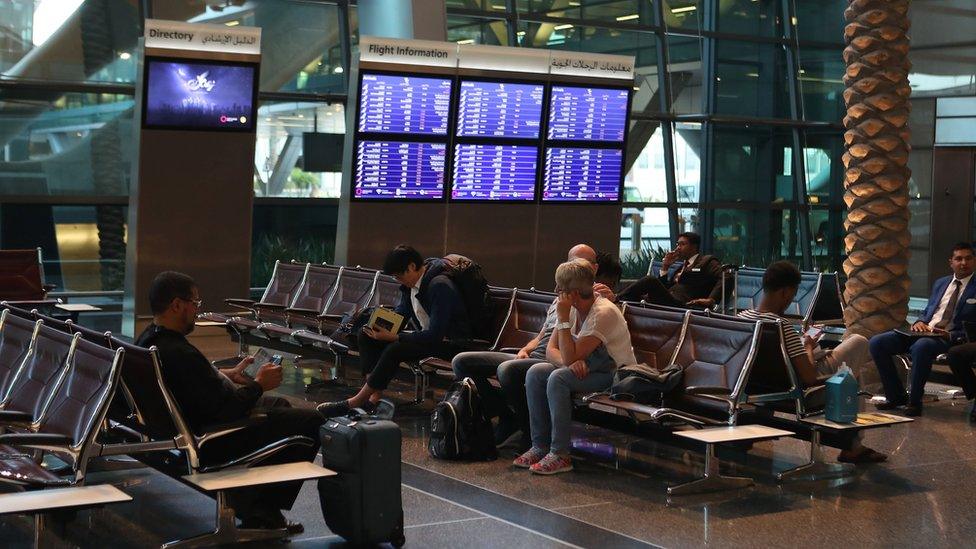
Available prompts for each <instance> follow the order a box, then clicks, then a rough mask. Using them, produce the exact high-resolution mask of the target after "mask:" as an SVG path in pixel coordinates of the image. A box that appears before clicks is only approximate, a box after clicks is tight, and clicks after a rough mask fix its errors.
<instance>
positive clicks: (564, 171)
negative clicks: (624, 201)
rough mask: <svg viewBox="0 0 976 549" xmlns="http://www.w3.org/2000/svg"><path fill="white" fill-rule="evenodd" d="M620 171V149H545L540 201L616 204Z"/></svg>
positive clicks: (621, 155)
mask: <svg viewBox="0 0 976 549" xmlns="http://www.w3.org/2000/svg"><path fill="white" fill-rule="evenodd" d="M622 167H623V151H622V150H620V149H581V148H573V147H552V148H549V149H546V160H545V176H544V179H543V185H542V200H544V201H552V202H616V201H618V200H620V184H621V169H622Z"/></svg>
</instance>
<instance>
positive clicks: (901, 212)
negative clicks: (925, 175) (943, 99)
mask: <svg viewBox="0 0 976 549" xmlns="http://www.w3.org/2000/svg"><path fill="white" fill-rule="evenodd" d="M909 3H910V0H849V1H848V7H847V10H845V12H844V17H845V18H846V20H847V27H846V28H845V29H844V37H845V40H846V43H847V47H846V48H845V49H844V61H845V63H846V64H847V72H846V74H845V75H844V84H845V86H846V87H847V89H846V90H845V91H844V100H845V102H846V105H847V116H845V117H844V127H845V128H846V129H847V131H846V132H845V134H844V141H845V143H846V152H845V153H844V167H845V168H846V172H845V177H844V189H845V193H844V202H846V203H847V208H848V213H847V222H846V223H845V226H846V228H847V237H846V238H845V240H844V242H845V244H846V249H847V259H846V260H845V261H844V271H845V272H846V273H847V287H846V289H845V291H844V296H845V298H846V300H847V303H848V307H847V310H846V311H845V313H844V320H845V323H846V324H847V326H848V328H849V329H850V330H851V331H852V332H853V333H858V334H861V335H865V336H871V335H873V334H876V333H878V332H881V331H884V330H889V329H891V328H895V327H897V326H899V325H901V324H902V323H903V322H904V321H905V317H906V315H907V314H908V284H909V278H908V255H909V252H908V245H909V242H910V241H911V235H910V234H909V232H908V218H909V212H908V179H909V176H910V175H911V171H910V170H909V169H908V152H909V150H910V146H909V135H910V134H909V130H908V113H909V110H910V109H911V106H910V104H909V102H908V97H909V95H911V88H910V87H909V85H908V71H909V69H910V68H911V63H910V62H909V60H908V46H909V38H908V34H907V33H908V28H909V20H908V7H909Z"/></svg>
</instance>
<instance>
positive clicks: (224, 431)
mask: <svg viewBox="0 0 976 549" xmlns="http://www.w3.org/2000/svg"><path fill="white" fill-rule="evenodd" d="M267 419H268V416H267V415H266V414H251V415H250V416H248V417H245V418H241V419H238V420H236V421H228V422H226V423H211V424H207V425H204V426H202V427H201V428H200V434H199V435H197V444H198V445H199V446H200V447H203V445H204V444H206V443H207V442H209V441H211V440H213V439H216V438H220V437H222V436H224V435H229V434H231V433H236V432H237V431H240V430H243V429H247V428H248V427H252V426H254V425H259V424H261V423H264V422H265V421H267Z"/></svg>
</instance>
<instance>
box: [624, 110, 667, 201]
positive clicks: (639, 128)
mask: <svg viewBox="0 0 976 549" xmlns="http://www.w3.org/2000/svg"><path fill="white" fill-rule="evenodd" d="M635 128H636V130H635ZM645 132H646V133H651V136H650V138H649V139H648V140H647V145H646V146H645V147H644V148H643V149H642V150H641V152H640V153H639V154H638V155H637V158H636V159H635V160H634V165H633V167H631V168H630V171H629V172H627V176H626V177H625V178H624V200H625V201H626V202H667V200H668V190H667V177H666V176H665V172H664V162H665V157H664V137H663V135H664V130H663V129H662V127H661V122H659V121H656V120H655V121H650V120H646V121H645V120H641V121H638V122H635V123H632V124H631V130H630V134H629V139H630V140H631V144H633V140H634V139H637V138H638V136H641V137H643V135H645Z"/></svg>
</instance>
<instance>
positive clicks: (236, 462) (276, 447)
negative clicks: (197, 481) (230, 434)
mask: <svg viewBox="0 0 976 549" xmlns="http://www.w3.org/2000/svg"><path fill="white" fill-rule="evenodd" d="M314 445H315V441H314V440H312V439H310V438H308V437H303V436H300V435H294V436H290V437H288V438H283V439H281V440H278V441H275V442H272V443H271V444H269V445H267V446H265V447H264V448H259V449H258V450H255V451H253V452H251V453H249V454H246V455H243V456H241V457H238V458H234V459H232V460H230V461H228V462H225V463H220V464H217V465H211V466H208V467H201V468H200V469H199V470H198V471H197V472H199V473H213V472H215V471H221V470H224V469H230V468H233V467H250V466H251V465H258V464H260V463H261V462H262V461H264V460H266V459H268V458H269V457H271V456H273V455H275V454H277V453H278V452H280V451H281V450H284V449H286V448H291V447H293V446H308V447H312V446H314Z"/></svg>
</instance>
